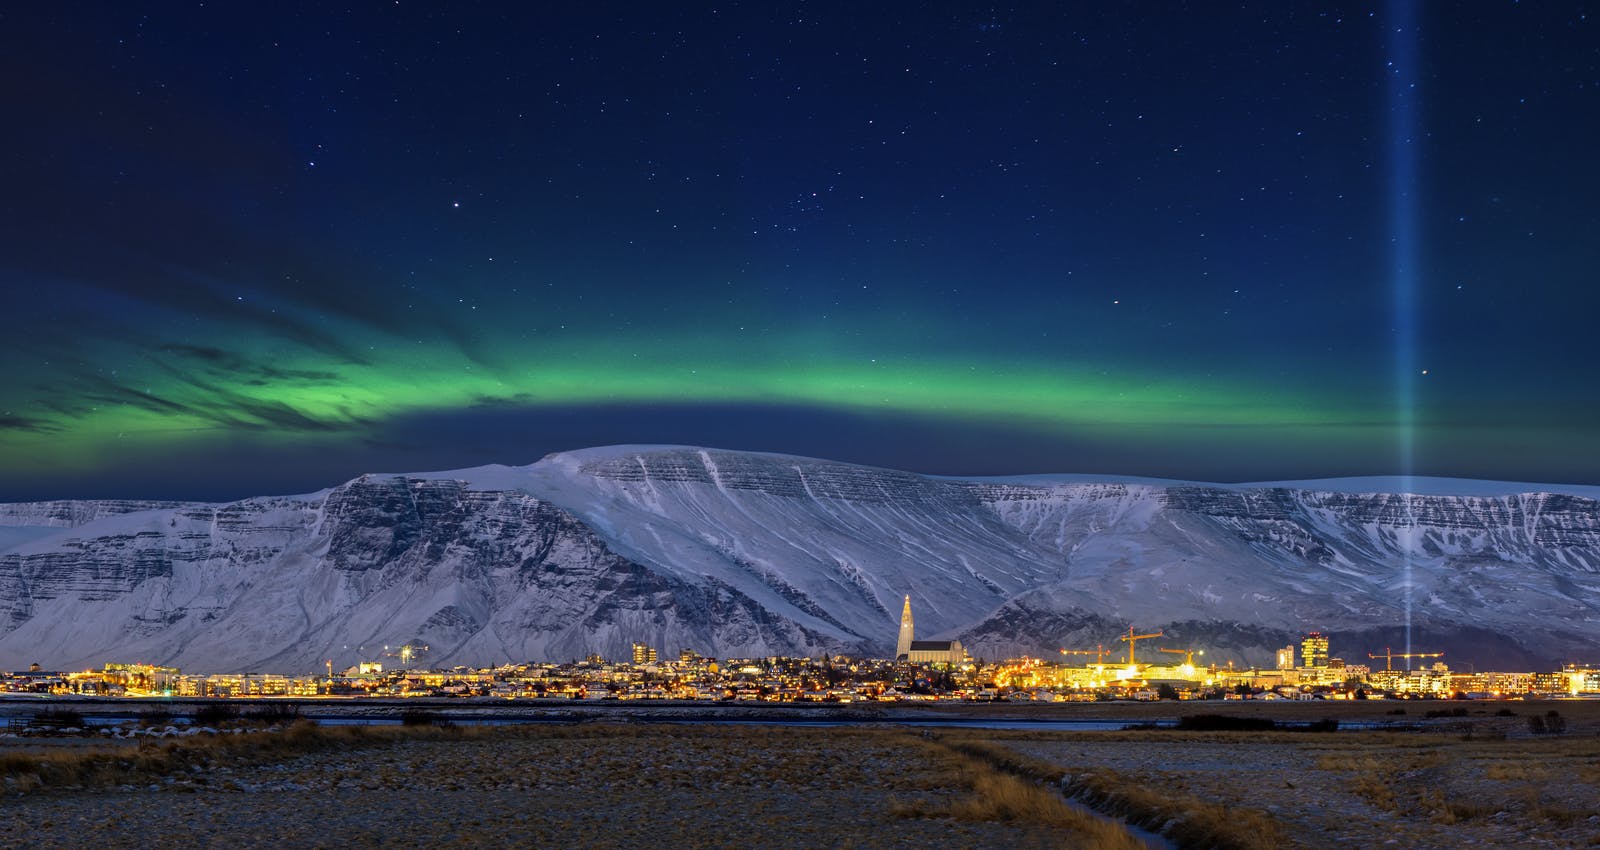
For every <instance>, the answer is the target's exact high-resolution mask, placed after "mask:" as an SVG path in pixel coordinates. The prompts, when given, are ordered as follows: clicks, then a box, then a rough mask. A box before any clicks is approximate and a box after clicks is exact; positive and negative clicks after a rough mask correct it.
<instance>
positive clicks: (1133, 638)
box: [1117, 626, 1165, 667]
mask: <svg viewBox="0 0 1600 850" xmlns="http://www.w3.org/2000/svg"><path fill="white" fill-rule="evenodd" d="M1163 634H1165V632H1152V633H1151V634H1147V635H1136V634H1134V633H1133V626H1129V627H1128V633H1127V634H1125V635H1123V636H1121V637H1119V638H1117V640H1125V641H1127V642H1128V666H1129V667H1135V666H1138V665H1136V664H1134V662H1133V645H1134V644H1136V643H1138V642H1139V641H1141V640H1148V639H1150V638H1158V637H1161V636H1162V635H1163Z"/></svg>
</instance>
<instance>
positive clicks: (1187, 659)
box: [1156, 648, 1206, 667]
mask: <svg viewBox="0 0 1600 850" xmlns="http://www.w3.org/2000/svg"><path fill="white" fill-rule="evenodd" d="M1156 652H1170V653H1172V654H1173V655H1181V656H1183V664H1184V666H1185V667H1193V666H1194V657H1195V655H1196V651H1195V650H1193V649H1165V648H1158V649H1157V650H1156ZM1198 654H1200V655H1205V654H1206V651H1205V650H1203V649H1202V650H1199V653H1198Z"/></svg>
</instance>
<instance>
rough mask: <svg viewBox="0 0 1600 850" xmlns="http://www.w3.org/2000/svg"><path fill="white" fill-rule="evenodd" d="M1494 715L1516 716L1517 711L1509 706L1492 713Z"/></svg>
mask: <svg viewBox="0 0 1600 850" xmlns="http://www.w3.org/2000/svg"><path fill="white" fill-rule="evenodd" d="M1494 716H1495V717H1516V716H1517V713H1516V712H1515V711H1512V710H1511V709H1509V708H1502V709H1500V710H1499V711H1497V712H1495V713H1494Z"/></svg>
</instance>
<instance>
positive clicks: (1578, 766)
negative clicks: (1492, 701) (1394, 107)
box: [0, 708, 1600, 850]
mask: <svg viewBox="0 0 1600 850" xmlns="http://www.w3.org/2000/svg"><path fill="white" fill-rule="evenodd" d="M1527 711H1530V712H1531V711H1532V709H1531V708H1530V709H1527ZM1573 715H1574V716H1573V722H1572V723H1571V725H1570V726H1569V727H1568V728H1567V730H1566V732H1565V734H1560V735H1555V734H1542V735H1535V734H1532V733H1531V732H1530V730H1529V725H1528V723H1527V715H1526V714H1514V713H1511V712H1507V713H1505V714H1500V713H1495V712H1483V713H1482V714H1481V715H1474V716H1467V717H1462V718H1449V719H1447V720H1445V721H1444V722H1435V723H1433V724H1432V725H1429V726H1427V727H1426V728H1425V729H1424V730H1423V731H1414V732H1407V733H1395V732H1346V731H1341V732H1323V733H1314V732H1281V731H1268V732H1197V731H1176V730H1170V729H1163V730H1129V731H1120V732H1073V733H1054V732H1051V733H1046V732H999V731H991V730H982V729H959V730H951V729H945V730H937V731H930V730H912V729H905V728H839V727H833V728H815V727H807V726H724V725H715V724H654V723H627V724H598V723H585V724H578V725H555V724H544V725H537V726H517V727H480V728H468V729H438V728H433V727H387V728H325V727H315V726H311V725H309V724H298V725H295V726H291V727H289V728H287V729H283V730H279V731H276V732H254V733H250V734H244V735H233V736H219V737H203V736H196V737H194V738H189V739H183V740H177V741H165V742H155V741H143V742H138V743H120V744H111V743H99V742H79V743H72V744H67V743H66V742H65V741H63V742H59V743H57V744H56V745H54V746H51V745H48V744H44V743H42V742H35V743H27V744H24V743H21V742H10V743H9V745H8V746H5V747H0V777H3V779H4V789H5V795H4V796H3V797H0V846H28V847H78V846H86V845H96V846H107V847H150V846H185V847H187V846H194V845H196V844H201V845H205V844H220V843H227V844H229V845H231V846H241V847H252V846H294V847H300V846H325V847H343V846H385V847H406V846H419V847H420V846H430V847H435V846H480V845H486V844H498V845H508V844H509V845H514V846H541V847H542V846H553V845H556V844H558V843H559V844H562V845H567V846H582V847H661V846H685V847H730V848H731V847H751V846H759V847H928V846H938V847H949V848H960V847H999V846H1006V847H1083V848H1130V850H1131V848H1134V847H1138V846H1141V844H1140V841H1139V840H1138V839H1137V838H1136V837H1134V835H1133V834H1131V833H1130V832H1129V831H1127V830H1126V829H1125V828H1124V826H1123V821H1130V822H1132V823H1135V824H1138V825H1140V826H1143V827H1145V828H1147V829H1149V830H1152V831H1154V832H1160V833H1162V834H1163V836H1164V838H1163V839H1161V840H1162V841H1166V842H1170V844H1171V845H1173V846H1178V847H1237V848H1254V847H1260V848H1268V847H1273V848H1276V847H1285V846H1302V847H1320V846H1329V845H1334V844H1337V845H1339V846H1348V847H1386V846H1387V847H1422V848H1435V847H1437V848H1456V847H1461V846H1542V847H1594V846H1600V810H1597V809H1596V803H1595V801H1596V800H1600V736H1597V735H1596V732H1597V731H1600V730H1597V729H1596V728H1595V724H1594V722H1593V718H1591V717H1590V716H1588V715H1587V714H1585V713H1583V712H1581V711H1580V712H1574V713H1573ZM1540 716H1542V715H1540ZM1435 720H1438V718H1435ZM1063 789H1064V790H1065V791H1066V792H1067V793H1068V794H1070V795H1071V796H1073V797H1075V798H1077V799H1078V800H1081V801H1084V802H1087V803H1089V804H1091V805H1093V806H1094V807H1095V808H1096V809H1098V810H1099V811H1100V812H1102V813H1105V814H1109V815H1110V816H1111V817H1112V818H1115V820H1108V819H1107V818H1106V817H1105V816H1104V815H1094V814H1089V813H1087V812H1086V811H1085V810H1083V809H1082V808H1081V807H1077V806H1074V805H1072V804H1068V803H1067V802H1065V801H1064V799H1065V798H1064V796H1063V793H1062V791H1063Z"/></svg>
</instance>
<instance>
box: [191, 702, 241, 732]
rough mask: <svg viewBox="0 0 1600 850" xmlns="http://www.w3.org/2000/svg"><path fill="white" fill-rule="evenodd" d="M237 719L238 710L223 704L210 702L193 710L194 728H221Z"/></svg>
mask: <svg viewBox="0 0 1600 850" xmlns="http://www.w3.org/2000/svg"><path fill="white" fill-rule="evenodd" d="M238 719H239V709H238V708H237V707H236V706H232V705H229V704H227V703H225V702H210V703H206V704H205V705H202V706H200V708H198V709H196V710H195V713H194V723H195V725H196V726H221V725H222V724H224V723H231V722H233V721H235V720H238Z"/></svg>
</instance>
